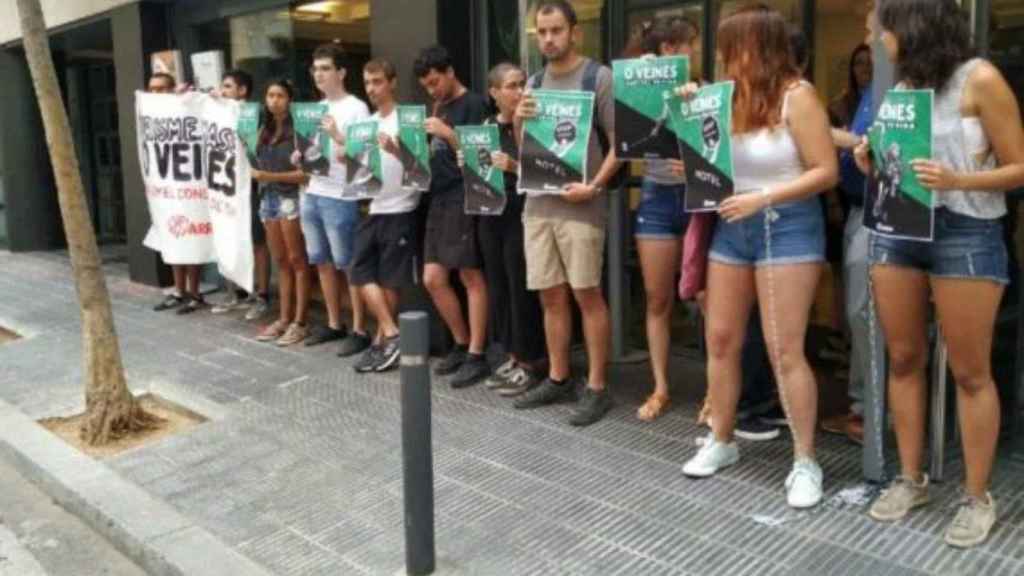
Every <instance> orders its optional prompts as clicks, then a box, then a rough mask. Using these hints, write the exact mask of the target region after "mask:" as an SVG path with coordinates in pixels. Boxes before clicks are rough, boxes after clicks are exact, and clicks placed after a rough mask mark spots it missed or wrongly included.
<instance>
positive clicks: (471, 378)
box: [451, 354, 491, 390]
mask: <svg viewBox="0 0 1024 576" xmlns="http://www.w3.org/2000/svg"><path fill="white" fill-rule="evenodd" d="M490 375H491V366H490V365H489V364H488V363H487V358H485V357H484V355H483V354H466V361H465V362H463V363H462V366H459V371H458V372H456V373H455V376H453V377H452V381H451V385H452V388H453V389H456V390H458V389H459V388H468V387H470V386H472V385H474V384H478V383H480V382H481V381H482V380H484V379H485V378H487V377H488V376H490Z"/></svg>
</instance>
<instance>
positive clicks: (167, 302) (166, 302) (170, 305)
mask: <svg viewBox="0 0 1024 576" xmlns="http://www.w3.org/2000/svg"><path fill="white" fill-rule="evenodd" d="M184 303H185V299H184V298H182V297H181V296H178V295H177V294H168V295H167V297H166V298H164V299H163V301H162V302H160V303H159V304H157V305H156V306H153V312H163V311H164V310H173V309H175V308H177V307H178V306H181V305H182V304H184Z"/></svg>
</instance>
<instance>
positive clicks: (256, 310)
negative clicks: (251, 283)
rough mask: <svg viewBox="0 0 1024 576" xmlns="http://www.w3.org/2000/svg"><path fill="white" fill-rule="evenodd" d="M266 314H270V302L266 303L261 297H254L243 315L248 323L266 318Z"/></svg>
mask: <svg viewBox="0 0 1024 576" xmlns="http://www.w3.org/2000/svg"><path fill="white" fill-rule="evenodd" d="M267 312H270V302H267V299H266V298H264V297H262V296H256V298H254V299H253V301H252V304H251V305H250V306H249V310H248V311H247V312H246V313H245V319H246V320H248V321H250V322H252V321H253V320H259V319H260V318H263V317H264V316H266V315H267Z"/></svg>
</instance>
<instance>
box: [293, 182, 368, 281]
mask: <svg viewBox="0 0 1024 576" xmlns="http://www.w3.org/2000/svg"><path fill="white" fill-rule="evenodd" d="M358 223H359V204H358V203H356V202H351V201H349V200H339V199H337V198H328V197H326V196H317V195H314V194H303V195H302V235H303V236H305V237H306V253H307V254H308V255H309V263H310V264H313V265H314V266H319V265H321V264H327V263H328V262H334V267H335V268H337V269H338V270H344V269H346V268H348V267H349V265H350V264H351V263H352V254H353V252H354V250H355V241H356V225H357V224H358Z"/></svg>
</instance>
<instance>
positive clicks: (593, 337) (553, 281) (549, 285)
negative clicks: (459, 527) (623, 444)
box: [515, 0, 619, 426]
mask: <svg viewBox="0 0 1024 576" xmlns="http://www.w3.org/2000/svg"><path fill="white" fill-rule="evenodd" d="M577 24H578V22H577V17H576V11H575V9H574V8H573V7H572V4H570V3H569V2H568V1H567V0H540V2H539V3H538V6H537V11H536V17H535V25H536V29H537V42H538V44H539V47H540V51H541V54H543V56H544V58H545V59H546V61H547V66H546V67H545V68H544V70H543V71H541V72H540V73H538V74H537V75H536V76H534V77H533V78H531V79H530V82H529V86H528V88H529V89H531V90H533V89H540V88H542V89H545V90H583V91H591V92H594V94H595V98H594V118H593V122H594V127H595V129H594V130H593V131H592V133H591V137H590V144H589V150H588V153H589V157H588V160H587V167H588V172H589V174H588V175H587V178H586V182H574V183H572V184H569V185H568V186H566V187H565V189H564V190H563V192H562V193H561V194H560V195H552V196H531V197H530V198H529V199H528V200H527V202H526V211H525V216H524V218H525V223H524V225H525V235H526V276H527V286H528V287H529V289H530V290H538V291H540V299H541V304H542V306H543V309H544V331H545V334H546V335H547V346H548V355H549V358H550V370H549V372H548V377H547V379H545V380H544V382H542V383H541V384H540V385H539V386H538V387H537V388H534V389H533V390H531V391H529V392H527V393H526V394H525V395H524V396H522V397H521V398H520V399H519V400H518V401H517V402H516V403H515V407H516V408H519V409H526V408H536V407H538V406H544V405H548V404H554V403H556V402H569V401H572V400H574V399H576V398H577V393H576V387H575V386H574V385H573V383H572V381H571V378H570V368H569V344H570V341H571V339H572V315H571V308H570V301H569V298H570V296H569V294H570V291H571V293H572V295H573V296H574V297H575V299H576V302H577V304H579V307H580V311H581V313H582V316H583V332H584V338H585V340H586V344H587V361H588V365H589V370H588V375H587V381H586V386H585V387H584V388H583V390H582V393H581V395H580V396H579V402H578V405H577V407H576V409H575V410H574V411H573V414H572V416H571V417H570V419H569V423H570V424H572V425H574V426H587V425H590V424H593V423H595V422H597V421H598V420H600V419H601V418H602V417H603V416H604V415H605V413H607V412H608V410H609V409H610V408H611V398H610V397H609V395H608V392H607V390H606V384H607V371H606V365H607V362H608V341H609V317H608V306H607V304H606V303H605V300H604V295H603V294H602V292H601V274H602V271H603V264H604V244H605V232H606V227H607V212H608V199H607V197H606V196H605V186H607V185H608V183H609V182H610V181H611V180H612V178H613V176H614V175H615V173H616V172H617V171H618V167H619V163H618V162H617V161H616V159H615V152H614V151H613V150H611V149H610V147H609V146H608V143H609V142H613V141H614V122H615V108H614V99H613V96H612V72H611V70H610V69H609V68H608V67H606V66H602V65H600V64H598V63H597V62H594V61H593V60H590V59H589V58H586V57H584V56H582V55H581V54H580V53H579V52H578V46H579V44H580V42H581V40H582V38H581V30H580V28H579V27H578V25H577ZM536 114H537V101H536V100H535V99H534V98H531V97H530V95H529V94H528V93H527V94H526V95H524V97H523V99H522V101H521V103H520V105H519V108H518V109H517V110H516V118H515V121H516V137H517V138H522V123H523V122H524V121H525V120H526V119H528V118H532V117H534V116H536Z"/></svg>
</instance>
